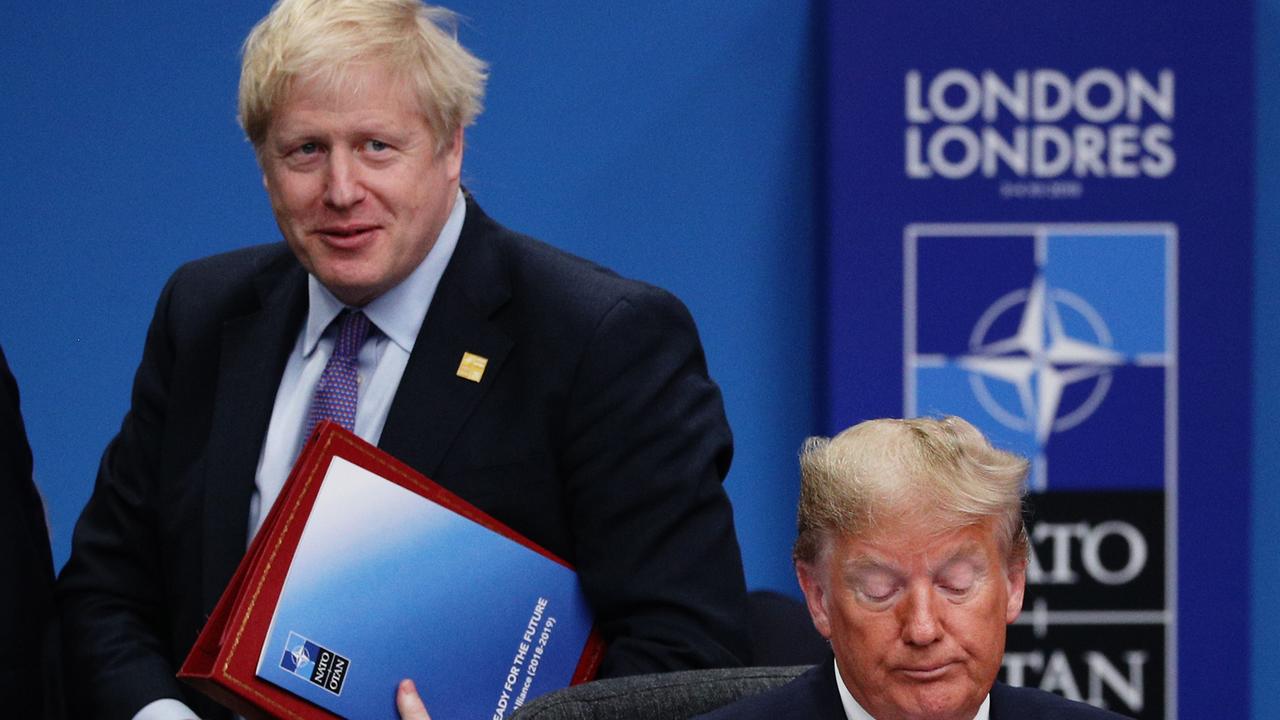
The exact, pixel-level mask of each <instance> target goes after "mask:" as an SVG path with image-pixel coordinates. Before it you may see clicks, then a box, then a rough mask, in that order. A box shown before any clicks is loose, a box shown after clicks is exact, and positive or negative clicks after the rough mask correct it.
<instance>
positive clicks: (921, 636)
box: [900, 587, 942, 646]
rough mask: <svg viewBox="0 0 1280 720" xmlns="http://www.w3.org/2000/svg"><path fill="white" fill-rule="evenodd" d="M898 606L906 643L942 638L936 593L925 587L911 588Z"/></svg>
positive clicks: (912, 643)
mask: <svg viewBox="0 0 1280 720" xmlns="http://www.w3.org/2000/svg"><path fill="white" fill-rule="evenodd" d="M903 600H904V602H903V603H902V605H901V606H900V612H901V617H900V621H901V623H902V640H903V642H906V643H907V644H908V645H921V646H922V645H929V644H931V643H934V642H937V641H938V640H940V639H941V638H942V624H941V621H940V618H939V617H938V608H937V607H936V606H935V603H936V602H939V601H940V598H938V597H937V595H936V594H935V593H933V592H931V591H930V589H929V588H927V587H918V588H912V589H911V590H910V591H909V592H908V594H907V596H906V597H905V598H903Z"/></svg>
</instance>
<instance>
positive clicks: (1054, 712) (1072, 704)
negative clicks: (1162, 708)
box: [991, 683, 1128, 720]
mask: <svg viewBox="0 0 1280 720" xmlns="http://www.w3.org/2000/svg"><path fill="white" fill-rule="evenodd" d="M1127 717H1128V716H1126V715H1120V714H1118V713H1114V712H1111V711H1110V710H1102V709H1100V708H1096V707H1094V706H1092V705H1089V704H1087V703H1082V702H1076V701H1074V700H1068V699H1066V698H1064V697H1062V696H1060V695H1054V694H1053V693H1049V692H1045V691H1043V690H1037V689H1035V688H1024V687H1012V686H1010V685H1005V684H1003V683H996V685H995V687H993V688H991V720H1125V718H1127Z"/></svg>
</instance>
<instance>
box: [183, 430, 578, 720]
mask: <svg viewBox="0 0 1280 720" xmlns="http://www.w3.org/2000/svg"><path fill="white" fill-rule="evenodd" d="M335 457H341V458H343V459H345V460H347V461H349V462H351V463H353V464H355V465H357V466H360V467H362V468H365V469H367V470H369V471H371V472H373V473H375V474H376V475H379V476H381V477H382V478H385V479H386V480H388V481H390V482H393V483H396V484H397V485H400V486H401V487H404V488H406V489H408V490H411V491H413V492H414V493H417V494H418V495H421V496H422V497H425V498H427V499H429V500H432V501H434V502H435V503H437V504H439V505H441V506H443V507H445V508H448V509H449V510H452V511H453V512H455V513H457V514H459V515H461V516H463V517H465V518H468V519H470V520H472V521H474V522H476V523H478V524H480V525H482V526H484V527H486V528H488V529H490V530H492V531H493V532H495V533H498V534H500V535H502V536H505V537H507V538H509V539H511V540H513V541H515V542H517V543H519V544H521V545H523V546H525V547H527V548H529V549H531V550H533V551H534V552H536V553H538V554H540V555H542V556H544V557H546V558H548V559H550V560H552V561H554V562H556V563H559V564H560V565H563V566H565V567H569V568H570V569H572V568H571V566H570V565H569V564H568V563H566V562H565V561H564V560H561V559H560V558H558V557H556V556H555V555H552V554H551V553H550V552H548V551H547V550H545V549H543V548H541V547H540V546H538V545H537V544H535V543H533V542H532V541H530V540H529V539H528V538H525V537H523V536H521V535H520V534H518V533H516V532H515V531H514V530H512V529H511V528H509V527H507V526H506V525H503V524H502V523H500V522H498V521H497V520H495V519H494V518H492V517H490V516H489V515H487V514H486V513H484V512H483V511H482V510H480V509H479V508H477V507H476V506H474V505H472V504H470V503H468V502H467V501H465V500H463V499H462V498H460V497H458V496H457V495H454V494H453V493H451V492H450V491H448V490H446V489H445V488H443V487H441V486H440V485H437V484H436V483H434V482H432V481H431V480H428V479H427V478H425V477H423V476H422V475H421V474H419V473H418V472H416V471H415V470H413V469H412V468H410V467H409V466H407V465H405V464H404V463H401V462H400V461H398V460H396V459H395V458H393V457H391V456H390V455H388V454H387V453H385V452H383V451H381V450H379V449H377V448H376V447H374V446H372V445H370V444H368V443H366V442H364V441H363V440H361V439H360V438H358V437H356V436H355V435H353V434H351V433H350V432H348V431H346V430H344V429H342V428H341V427H339V426H338V425H335V424H333V423H330V422H324V423H321V424H320V426H319V427H317V428H316V430H315V432H314V433H313V434H312V436H311V438H310V439H309V440H308V442H307V444H306V446H305V447H304V448H303V451H302V454H301V455H300V457H299V458H298V461H297V463H295V465H294V467H293V470H292V472H291V473H290V474H289V479H288V480H287V481H286V482H285V485H284V487H283V489H282V490H281V493H280V496H279V498H278V499H277V500H276V502H275V505H274V506H272V508H271V511H270V513H269V514H268V515H267V518H266V521H265V522H264V523H263V525H262V528H261V530H259V532H258V534H257V535H256V536H255V537H254V539H253V542H252V543H251V544H250V546H249V550H248V552H247V553H246V555H245V557H244V559H243V560H241V562H240V565H239V567H238V568H236V572H235V575H234V576H232V578H231V582H230V583H229V584H228V585H227V588H226V589H225V590H224V591H223V593H222V597H221V598H219V600H218V604H217V605H216V606H215V607H214V610H213V613H212V614H211V615H210V616H209V619H208V621H207V622H206V623H205V626H204V629H203V630H202V631H201V632H200V636H199V638H198V639H197V640H196V644H195V646H194V647H192V649H191V652H190V654H188V656H187V659H186V661H185V662H184V663H183V664H182V669H181V670H179V671H178V677H180V678H182V679H184V680H186V681H187V682H188V683H190V684H191V685H193V686H195V687H196V688H198V689H199V690H200V691H201V692H203V693H205V694H206V695H208V696H210V697H212V698H213V699H214V700H216V701H218V702H219V703H221V704H222V705H225V706H226V707H228V708H230V709H232V710H234V711H235V712H237V713H239V714H240V715H243V716H244V717H246V718H249V719H250V720H255V719H258V718H262V719H264V720H266V719H269V718H290V719H292V720H319V719H321V718H324V719H327V718H337V717H339V716H337V715H334V714H333V713H331V712H329V711H328V710H325V709H323V708H321V707H319V706H318V705H314V704H312V703H311V702H309V701H307V700H304V699H303V698H301V697H299V696H297V695H294V694H293V693H291V692H289V691H287V690H284V689H282V688H281V687H278V686H277V685H275V684H272V683H270V682H267V681H265V680H262V679H260V678H259V677H257V667H258V660H259V656H260V654H261V651H262V646H263V643H264V641H265V640H266V637H267V633H268V629H269V625H270V622H271V618H272V615H273V612H274V609H275V606H276V601H277V599H278V597H279V595H280V592H281V589H282V586H283V584H284V581H285V577H286V575H287V574H288V570H289V564H290V562H291V560H292V558H293V555H294V551H295V550H296V548H297V546H298V542H299V539H300V538H301V535H302V530H303V527H304V525H305V524H306V519H307V517H308V514H309V513H310V512H311V508H312V506H313V505H314V504H315V501H316V496H317V494H318V492H319V489H320V486H321V484H322V481H323V478H324V476H325V471H326V468H328V466H329V464H330V461H331V460H332V459H333V458H335ZM410 621H411V620H410ZM603 652H604V642H603V640H602V639H601V637H600V636H599V634H598V633H597V632H595V631H594V630H593V631H592V632H591V634H590V637H589V639H588V641H587V643H586V646H585V647H584V649H583V652H582V655H581V658H580V660H579V661H578V665H577V668H576V670H575V671H574V674H573V679H572V681H571V683H570V684H577V683H580V682H586V681H587V680H590V679H592V678H593V677H594V676H595V673H596V669H597V667H598V666H599V663H600V659H601V657H602V655H603ZM407 675H408V673H406V676H407ZM394 692H395V687H394V685H392V686H389V687H388V688H387V693H388V697H393V696H394ZM427 702H428V704H429V703H430V697H428V698H427Z"/></svg>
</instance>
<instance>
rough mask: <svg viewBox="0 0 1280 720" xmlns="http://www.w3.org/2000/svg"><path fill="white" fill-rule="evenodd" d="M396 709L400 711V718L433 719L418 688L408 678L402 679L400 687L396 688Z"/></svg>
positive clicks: (405, 719) (409, 719)
mask: <svg viewBox="0 0 1280 720" xmlns="http://www.w3.org/2000/svg"><path fill="white" fill-rule="evenodd" d="M396 710H398V711H399V712H400V720H431V716H430V715H428V714H427V706H426V705H423V704H422V698H421V697H419V696H418V689H417V688H416V687H414V686H413V681H412V680H409V679H408V678H406V679H404V680H401V681H400V687H398V688H396Z"/></svg>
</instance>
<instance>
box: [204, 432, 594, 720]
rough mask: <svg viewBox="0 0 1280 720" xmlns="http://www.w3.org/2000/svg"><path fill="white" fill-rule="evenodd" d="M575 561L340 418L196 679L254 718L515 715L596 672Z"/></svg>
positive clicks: (289, 488) (253, 554) (207, 637)
mask: <svg viewBox="0 0 1280 720" xmlns="http://www.w3.org/2000/svg"><path fill="white" fill-rule="evenodd" d="M602 651H603V644H602V643H601V641H600V639H599V637H598V636H597V635H596V634H595V633H594V632H593V630H592V620H591V612H590V610H589V608H588V607H587V604H586V599H585V597H584V596H583V595H582V591H581V588H580V587H579V583H578V579H577V576H576V574H575V573H574V572H573V570H572V568H571V567H569V566H568V565H567V564H566V563H565V562H564V561H562V560H560V559H559V558H556V557H554V556H553V555H551V554H550V553H548V552H547V551H546V550H544V549H542V548H540V547H538V546H537V545H535V544H533V543H532V542H530V541H529V540H527V539H525V538H523V537H521V536H520V535H518V534H517V533H515V532H514V531H512V530H511V529H510V528H508V527H506V526H504V525H502V524H501V523H499V522H497V521H496V520H494V519H493V518H491V517H489V516H488V515H486V514H485V513H483V512H482V511H480V510H479V509H477V508H476V507H475V506H473V505H471V504H469V503H467V502H466V501H464V500H462V499H461V498H459V497H457V496H455V495H453V494H452V493H450V492H448V491H447V490H445V489H444V488H442V487H440V486H439V485H436V484H435V483H432V482H431V481H429V480H427V479H426V478H424V477H422V476H421V475H419V474H418V473H416V472H415V471H413V470H412V469H410V468H408V467H407V466H405V465H403V464H402V463H400V462H398V461H397V460H395V459H394V458H392V457H390V456H389V455H387V454H386V453H383V452H381V451H380V450H378V449H377V448H374V447H373V446H371V445H369V444H367V443H365V442H364V441H362V440H360V439H359V438H357V437H355V436H354V435H352V434H351V433H349V432H347V431H345V430H343V429H341V428H339V427H338V426H336V425H333V424H331V423H325V424H322V425H321V426H320V427H318V428H317V429H316V431H315V433H314V434H313V435H312V437H311V439H310V440H309V441H308V443H307V446H306V447H305V448H304V449H303V452H302V455H301V457H300V458H299V459H298V462H297V463H296V465H295V467H294V469H293V472H292V473H291V474H290V476H289V480H288V481H287V482H286V484H285V487H284V489H283V490H282V492H281V494H280V497H279V499H278V500H277V501H276V503H275V505H274V506H273V507H272V508H271V512H270V514H269V515H268V516H267V519H266V522H265V523H264V524H263V527H262V529H261V530H260V531H259V533H258V535H257V536H256V537H255V538H254V540H253V543H252V544H251V545H250V547H249V551H248V553H247V554H246V556H245V558H244V559H243V561H242V562H241V563H240V566H239V568H237V570H236V573H235V576H234V577H233V578H232V580H231V583H230V585H229V586H228V587H227V589H226V590H225V591H224V593H223V595H222V598H221V599H220V600H219V601H218V604H217V606H216V607H215V608H214V612H213V614H212V615H211V616H210V618H209V620H208V622H207V624H206V626H205V628H204V630H203V631H202V632H201V634H200V637H199V639H198V640H197V642H196V645H195V647H194V648H193V649H192V651H191V653H190V655H189V656H188V657H187V660H186V662H185V663H184V664H183V667H182V670H181V671H180V672H179V677H182V678H184V679H186V680H188V681H189V682H191V683H192V684H194V685H195V686H196V687H198V688H199V689H200V690H202V691H203V692H205V693H206V694H208V695H210V696H211V697H213V698H214V699H216V700H218V701H219V702H221V703H223V704H224V705H227V706H228V707H230V708H232V709H234V710H236V711H237V712H239V713H240V714H242V715H244V716H245V717H248V718H259V717H283V718H293V719H296V720H310V719H312V718H334V717H358V718H379V717H383V718H387V719H388V720H392V719H394V718H396V717H397V701H398V699H397V692H396V687H397V683H398V682H399V681H400V680H401V679H402V678H406V677H408V678H412V679H413V680H414V681H415V683H416V684H417V685H418V686H420V687H424V688H429V690H427V693H428V695H429V697H430V701H431V707H432V709H433V710H435V712H436V713H437V717H440V718H445V719H448V718H474V717H484V718H490V717H492V718H494V720H500V719H501V718H505V717H507V716H509V715H510V714H511V713H513V712H514V711H515V710H516V709H517V708H518V707H520V706H521V705H523V704H524V702H526V701H527V700H529V699H531V698H533V697H535V696H536V695H539V694H542V693H545V692H548V691H550V690H555V689H558V688H560V687H564V686H566V685H569V684H573V683H576V682H582V681H584V680H588V679H590V678H591V677H593V676H594V673H595V668H596V666H597V665H598V663H599V659H600V657H601V654H602Z"/></svg>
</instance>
